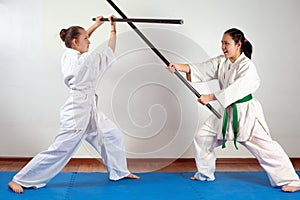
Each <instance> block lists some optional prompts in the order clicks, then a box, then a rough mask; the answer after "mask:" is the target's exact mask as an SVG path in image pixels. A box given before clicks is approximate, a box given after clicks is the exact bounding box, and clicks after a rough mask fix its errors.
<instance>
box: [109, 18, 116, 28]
mask: <svg viewBox="0 0 300 200" xmlns="http://www.w3.org/2000/svg"><path fill="white" fill-rule="evenodd" d="M113 18H116V17H115V16H114V15H111V16H110V17H109V21H110V25H111V30H113V31H116V22H113V20H112V19H113Z"/></svg>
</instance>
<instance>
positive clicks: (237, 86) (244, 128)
mask: <svg viewBox="0 0 300 200" xmlns="http://www.w3.org/2000/svg"><path fill="white" fill-rule="evenodd" d="M190 67H191V78H192V81H193V82H199V81H200V82H205V81H209V80H213V79H217V80H218V81H219V86H220V90H219V91H217V92H215V96H216V99H217V101H218V102H219V103H220V105H221V109H220V113H221V114H222V115H223V114H224V110H225V108H227V107H228V106H229V108H228V126H227V131H226V140H227V141H232V140H233V138H234V134H233V126H232V106H230V105H231V104H232V103H234V102H236V101H237V100H239V99H242V98H243V97H245V96H247V95H249V94H253V93H254V92H255V91H256V90H257V89H258V87H259V85H260V78H259V77H258V74H257V72H256V68H255V65H254V63H253V62H252V61H251V60H250V59H249V58H247V57H246V56H245V55H244V54H243V53H242V54H241V55H240V56H239V58H238V59H237V60H236V61H235V62H234V63H231V62H230V60H229V59H226V58H225V57H224V56H223V55H221V56H218V57H215V58H212V59H210V60H208V61H207V62H204V63H201V64H194V65H190ZM236 106H237V110H238V124H239V132H238V138H237V141H238V142H239V143H240V144H242V145H244V146H245V147H246V148H247V149H248V150H249V151H250V152H251V153H252V154H253V155H254V156H255V157H256V158H257V159H258V161H259V163H260V165H261V166H262V167H263V168H264V170H265V171H266V172H267V174H268V177H269V180H270V182H271V185H272V186H274V187H276V186H287V185H289V186H296V187H300V180H299V177H298V175H297V174H296V172H295V170H294V168H293V165H292V163H291V161H290V159H289V158H288V156H287V154H286V153H285V152H284V150H283V149H282V147H281V146H280V145H279V144H278V143H277V142H275V141H274V140H272V138H271V136H270V132H269V128H268V126H267V123H266V121H265V118H264V114H263V110H262V107H261V105H260V103H259V102H258V101H257V100H256V99H255V98H253V99H251V100H250V101H247V102H244V103H237V104H236ZM222 125H223V119H218V118H217V117H215V116H214V115H213V116H211V117H210V118H209V119H208V120H207V121H206V122H205V123H204V124H203V125H202V126H201V128H200V129H199V130H198V132H197V133H196V136H195V139H194V147H195V160H196V165H197V170H198V172H197V173H196V174H195V178H197V179H199V180H203V181H205V180H206V181H212V180H214V179H215V176H214V172H215V161H216V156H215V154H214V148H216V147H218V146H220V145H221V144H222V138H223V135H222Z"/></svg>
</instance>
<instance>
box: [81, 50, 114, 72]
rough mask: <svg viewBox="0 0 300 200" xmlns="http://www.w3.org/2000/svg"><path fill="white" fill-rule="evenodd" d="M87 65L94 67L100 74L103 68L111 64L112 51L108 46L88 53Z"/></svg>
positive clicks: (112, 58)
mask: <svg viewBox="0 0 300 200" xmlns="http://www.w3.org/2000/svg"><path fill="white" fill-rule="evenodd" d="M88 56H89V57H90V58H88V59H86V60H88V65H90V66H91V67H93V68H94V70H95V72H96V73H97V74H99V75H100V74H102V73H103V72H104V71H105V70H107V69H108V68H109V67H111V66H112V63H113V62H114V60H115V56H114V53H113V51H112V49H111V48H110V47H107V48H106V49H104V50H102V51H99V50H97V51H94V52H92V53H91V54H89V55H88Z"/></svg>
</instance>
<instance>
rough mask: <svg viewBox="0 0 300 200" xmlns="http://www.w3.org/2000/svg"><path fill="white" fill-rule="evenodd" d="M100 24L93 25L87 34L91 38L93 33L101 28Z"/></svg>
mask: <svg viewBox="0 0 300 200" xmlns="http://www.w3.org/2000/svg"><path fill="white" fill-rule="evenodd" d="M99 26H100V25H99V24H93V25H92V26H91V27H90V28H89V29H88V30H87V33H88V35H89V37H91V35H92V33H93V32H94V31H95V30H96V29H97V28H98V27H99Z"/></svg>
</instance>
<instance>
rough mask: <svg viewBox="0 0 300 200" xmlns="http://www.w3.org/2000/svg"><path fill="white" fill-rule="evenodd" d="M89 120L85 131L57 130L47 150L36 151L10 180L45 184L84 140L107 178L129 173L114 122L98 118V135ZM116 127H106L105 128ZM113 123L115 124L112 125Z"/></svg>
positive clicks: (119, 177)
mask: <svg viewBox="0 0 300 200" xmlns="http://www.w3.org/2000/svg"><path fill="white" fill-rule="evenodd" d="M91 121H92V119H91V120H90V122H89V125H88V128H87V130H65V131H60V133H59V134H58V135H57V136H56V138H55V141H54V143H53V144H52V145H51V146H50V147H49V148H48V150H46V151H43V152H40V153H39V154H37V155H36V156H35V157H34V158H33V159H32V160H31V161H30V162H29V163H28V164H27V165H26V166H25V167H24V168H23V169H22V170H21V171H20V172H18V173H17V174H16V175H15V176H14V177H13V181H15V182H16V183H18V184H20V185H22V186H23V187H26V188H29V187H33V188H40V187H44V186H45V185H46V184H47V183H48V182H49V181H50V180H51V179H52V178H53V177H54V176H56V175H57V174H58V173H59V172H60V171H61V170H62V169H63V168H64V166H65V165H66V164H67V163H68V161H69V160H70V159H71V157H72V156H73V154H74V153H75V152H76V150H77V149H78V148H79V146H80V144H81V143H82V142H83V141H84V140H86V141H87V142H88V143H89V144H90V145H92V146H93V147H94V148H95V150H96V151H97V152H98V153H99V154H100V155H101V157H102V159H103V162H104V164H105V166H106V169H107V171H108V174H109V179H110V180H119V179H121V178H124V177H126V176H128V175H129V174H130V172H129V171H128V168H127V161H126V155H125V147H124V141H123V135H122V132H121V131H120V130H119V129H118V128H117V127H116V126H115V125H114V123H113V122H112V121H111V120H109V119H106V120H104V121H101V122H100V123H102V125H101V127H104V128H100V129H101V132H102V134H103V136H102V135H100V134H98V131H97V127H95V125H93V124H92V123H91ZM106 125H107V126H108V127H115V128H110V129H105V127H107V126H106ZM112 125H114V126H112Z"/></svg>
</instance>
